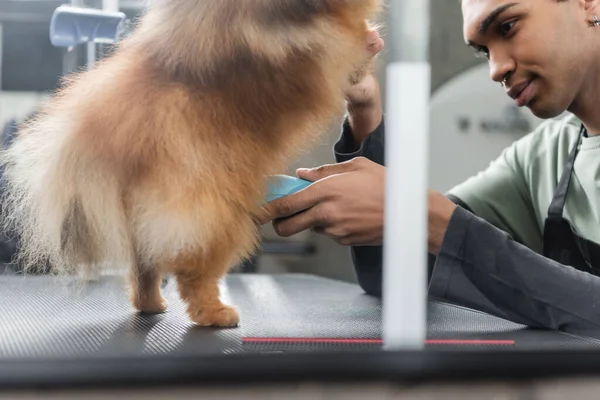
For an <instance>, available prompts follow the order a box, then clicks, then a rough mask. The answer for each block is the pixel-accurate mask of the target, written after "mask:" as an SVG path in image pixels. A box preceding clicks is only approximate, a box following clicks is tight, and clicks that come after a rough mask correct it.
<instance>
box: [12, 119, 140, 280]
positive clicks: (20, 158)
mask: <svg viewBox="0 0 600 400" xmlns="http://www.w3.org/2000/svg"><path fill="white" fill-rule="evenodd" d="M60 111H61V112H49V113H46V114H40V115H39V116H37V117H35V119H33V120H32V121H30V122H28V123H27V124H26V125H24V126H23V128H22V129H21V131H20V133H19V135H18V136H17V137H16V138H15V140H14V142H13V143H12V145H11V146H10V147H8V148H6V149H3V150H2V151H1V152H0V168H2V174H3V175H2V184H3V187H2V191H3V192H2V201H1V203H0V205H1V207H2V214H3V215H2V217H3V218H2V223H3V229H4V231H5V232H6V233H7V234H9V235H10V234H16V235H17V237H18V241H19V247H18V250H17V257H16V259H15V260H14V261H16V263H17V264H18V265H19V267H20V268H22V269H23V270H24V272H28V271H30V270H36V269H38V268H39V267H40V266H43V265H46V266H49V267H50V268H51V270H52V272H55V273H59V274H64V273H69V274H70V273H82V274H83V275H84V276H89V275H90V274H97V273H98V272H100V271H98V269H99V268H102V267H104V266H109V265H110V266H111V268H114V267H115V265H117V266H118V264H120V263H129V262H130V261H131V259H130V256H131V254H132V253H131V248H132V246H131V241H130V235H128V233H127V231H128V229H127V223H126V217H125V209H124V205H123V199H122V195H121V189H120V185H119V182H118V181H117V179H116V178H115V177H114V176H111V174H110V171H109V170H108V169H107V168H104V169H103V168H94V165H93V163H94V161H93V159H91V158H90V157H86V156H85V155H82V154H81V152H79V151H78V150H77V149H76V147H75V146H73V140H72V136H73V135H74V133H75V129H74V119H73V118H75V116H74V115H72V113H70V112H68V111H66V112H65V110H60ZM92 151H93V150H92Z"/></svg>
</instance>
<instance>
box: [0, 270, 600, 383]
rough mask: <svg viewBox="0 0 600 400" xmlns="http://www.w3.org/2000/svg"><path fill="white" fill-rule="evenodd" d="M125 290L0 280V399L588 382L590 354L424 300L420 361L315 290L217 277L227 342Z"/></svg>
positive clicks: (591, 345) (179, 309)
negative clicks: (318, 385) (229, 321)
mask: <svg viewBox="0 0 600 400" xmlns="http://www.w3.org/2000/svg"><path fill="white" fill-rule="evenodd" d="M124 286H125V284H124V281H123V279H121V278H120V277H104V278H102V279H101V280H100V281H98V282H94V283H91V284H87V285H81V284H78V283H77V282H76V281H74V280H69V279H64V278H62V279H59V278H51V277H48V276H27V277H23V276H9V275H6V276H2V277H0V392H1V391H3V390H11V389H25V390H30V389H35V390H38V391H39V390H43V389H47V390H53V389H57V390H60V389H68V390H71V389H75V388H82V389H84V390H90V389H91V388H95V389H93V390H96V389H111V388H116V387H128V388H135V387H138V388H148V387H165V386H169V387H181V386H182V385H183V386H195V387H198V386H199V385H209V386H210V385H226V386H224V387H232V385H239V384H244V383H246V384H257V383H260V382H262V383H267V384H270V385H272V384H274V383H276V382H296V383H299V382H319V381H320V382H326V383H331V382H334V381H335V382H340V381H341V382H351V383H352V384H356V383H359V382H381V381H382V380H384V381H385V380H388V381H393V382H426V381H432V380H433V381H434V382H436V383H437V382H440V381H441V380H449V379H450V380H458V379H460V380H463V381H465V380H470V381H472V380H475V379H499V378H505V379H507V378H514V379H524V378H526V377H540V376H543V377H552V376H561V377H563V376H566V375H574V374H581V373H592V372H597V373H600V352H598V351H595V350H596V349H597V348H600V342H599V341H598V340H595V339H592V338H585V337H577V336H573V335H567V334H562V333H557V332H549V331H536V330H530V329H526V328H525V327H523V326H520V325H517V324H513V323H511V322H508V321H504V320H501V319H498V318H495V317H492V316H489V315H486V314H483V313H479V312H476V311H472V310H468V309H465V308H461V307H456V306H453V305H450V304H444V303H440V302H436V301H434V300H432V301H430V302H429V308H428V338H427V346H426V350H425V351H408V352H404V351H403V352H394V351H384V350H383V349H382V346H381V340H380V338H381V322H380V317H381V305H380V301H379V299H377V298H373V297H370V296H367V295H365V294H364V293H363V292H362V290H361V289H360V288H359V287H358V286H357V285H354V284H350V283H344V282H339V281H335V280H330V279H324V278H318V277H315V276H308V275H254V274H241V275H231V276H229V277H228V278H227V279H226V282H225V283H224V286H223V297H224V300H225V301H226V302H228V303H231V304H234V305H236V306H237V307H238V309H239V311H240V314H241V324H240V326H239V327H237V328H232V329H211V328H200V327H196V326H194V325H193V324H192V323H190V322H189V320H188V319H187V317H186V315H185V309H184V305H183V304H182V303H181V301H180V300H179V298H178V295H177V292H176V290H175V284H174V282H173V280H169V281H168V282H167V284H166V286H165V287H164V288H163V292H164V294H165V297H166V298H167V299H168V300H169V303H170V307H169V310H168V311H167V312H166V313H164V314H160V315H140V314H137V313H135V312H134V311H133V310H132V308H131V307H130V305H129V301H128V298H127V292H126V291H125V288H124ZM89 393H92V392H89Z"/></svg>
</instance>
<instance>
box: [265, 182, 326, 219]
mask: <svg viewBox="0 0 600 400" xmlns="http://www.w3.org/2000/svg"><path fill="white" fill-rule="evenodd" d="M320 198H321V193H320V186H319V187H316V186H309V187H307V188H305V189H302V190H300V191H298V192H296V193H294V194H291V195H289V196H286V197H282V198H280V199H277V200H274V201H272V202H270V203H267V204H266V205H264V206H263V207H262V209H261V210H260V212H259V215H258V221H259V223H260V224H261V225H264V224H266V223H267V222H269V221H272V220H274V219H279V218H286V217H289V216H292V215H294V214H297V213H299V212H301V211H304V210H306V209H308V208H310V207H312V206H314V205H315V204H317V203H318V202H319V199H320Z"/></svg>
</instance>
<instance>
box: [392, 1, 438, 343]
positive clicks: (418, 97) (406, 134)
mask: <svg viewBox="0 0 600 400" xmlns="http://www.w3.org/2000/svg"><path fill="white" fill-rule="evenodd" d="M388 10H389V19H388V32H389V35H388V37H387V38H386V42H387V47H388V49H390V51H389V54H390V59H389V64H388V66H387V88H386V134H385V163H386V196H385V227H384V266H383V341H384V348H385V349H388V350H396V349H407V350H415V349H417V350H418V349H422V348H423V347H424V346H425V339H426V333H427V332H426V324H427V189H428V164H429V162H428V161H429V160H428V146H429V95H430V79H431V78H430V65H429V56H428V50H429V49H428V47H429V0H390V7H389V8H388Z"/></svg>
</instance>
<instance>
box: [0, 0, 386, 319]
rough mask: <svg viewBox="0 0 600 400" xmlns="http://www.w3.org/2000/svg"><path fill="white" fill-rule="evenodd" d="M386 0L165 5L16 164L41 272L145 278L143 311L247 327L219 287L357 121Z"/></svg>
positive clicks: (19, 210) (75, 92)
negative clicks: (274, 211)
mask: <svg viewBox="0 0 600 400" xmlns="http://www.w3.org/2000/svg"><path fill="white" fill-rule="evenodd" d="M380 6H381V4H380V0H212V1H211V0H154V2H153V3H152V4H150V5H149V7H148V9H147V11H146V12H145V13H144V15H143V17H142V18H141V19H140V22H139V24H138V25H137V26H136V27H135V29H134V31H133V32H132V34H131V35H130V36H128V37H127V38H126V39H125V40H123V41H122V42H121V43H120V44H119V45H118V48H117V49H116V50H115V51H114V53H112V54H111V55H110V56H108V57H107V58H105V59H103V60H102V61H101V62H99V63H97V64H96V67H95V68H94V69H92V70H90V71H84V72H80V73H77V74H74V75H71V76H70V77H68V78H65V84H64V86H63V87H62V88H61V89H60V90H58V91H57V93H56V94H55V96H54V97H53V98H52V99H51V100H50V101H49V102H47V103H45V104H44V105H43V108H42V109H41V110H40V112H39V114H38V115H37V116H36V117H35V119H33V120H31V121H29V122H28V123H27V124H26V125H24V126H23V127H22V129H21V131H20V133H19V135H18V136H17V138H16V139H15V141H14V142H13V144H12V146H11V147H10V148H8V149H6V150H5V151H4V152H3V153H2V154H1V157H0V166H1V167H2V168H4V177H3V178H4V181H5V185H6V189H5V190H6V191H5V193H4V196H3V197H4V198H3V202H2V207H3V213H4V218H5V228H6V229H7V230H8V231H10V232H17V233H18V236H19V239H20V243H21V247H20V249H19V253H18V259H17V260H18V262H20V263H21V265H23V266H24V267H25V271H27V269H28V268H30V267H32V266H36V265H39V264H40V263H48V264H49V265H50V266H51V267H52V268H53V269H54V271H55V272H56V273H80V272H86V273H95V274H98V272H101V271H102V269H103V268H105V267H108V268H111V269H114V268H115V266H123V267H124V268H126V269H125V270H127V269H128V270H129V276H130V278H129V282H130V286H131V302H132V304H133V306H134V307H135V308H136V309H137V310H139V311H142V312H148V313H155V312H163V311H165V310H166V307H167V304H166V302H165V300H164V299H163V297H162V296H161V292H160V283H161V280H162V276H163V275H164V274H167V273H168V274H172V275H173V276H174V277H175V279H176V281H177V289H178V292H179V294H180V297H181V298H182V300H183V301H184V302H185V303H186V306H187V312H188V316H189V318H190V319H191V320H192V321H193V322H195V323H196V324H198V325H203V326H209V325H210V326H223V327H225V326H235V325H237V324H238V322H239V316H238V313H237V311H236V309H235V308H234V307H231V306H229V305H226V304H223V303H222V302H221V301H220V299H219V287H218V285H219V281H220V280H221V278H223V277H224V276H225V275H226V274H227V273H228V272H229V271H230V270H231V268H232V267H233V266H235V265H237V264H238V263H239V262H241V261H242V260H244V259H245V258H247V257H248V256H250V255H251V254H252V253H253V252H254V251H256V247H257V245H258V242H259V238H260V226H259V224H258V223H257V220H258V219H259V218H258V216H259V214H260V212H261V204H262V202H263V199H264V198H265V196H266V192H267V186H268V181H269V177H270V176H272V175H274V174H280V173H282V172H283V171H284V169H285V168H286V166H287V163H289V162H291V158H292V157H294V156H296V155H297V154H298V153H299V152H300V151H301V149H306V145H307V144H309V143H315V142H316V140H317V139H318V138H319V137H320V134H321V133H322V132H325V131H326V130H327V129H328V128H329V127H331V124H332V123H333V122H335V119H336V118H338V119H341V117H343V113H344V104H345V97H344V93H345V90H346V89H347V88H348V87H349V86H350V85H351V84H353V83H356V82H358V81H359V80H360V79H361V78H362V76H363V75H364V73H365V71H366V70H367V68H369V66H370V64H371V58H372V55H371V54H370V53H369V51H368V49H367V46H366V43H367V36H368V34H369V30H371V29H373V27H372V26H370V22H369V21H371V20H372V18H374V17H376V15H377V13H378V12H379V11H380Z"/></svg>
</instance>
